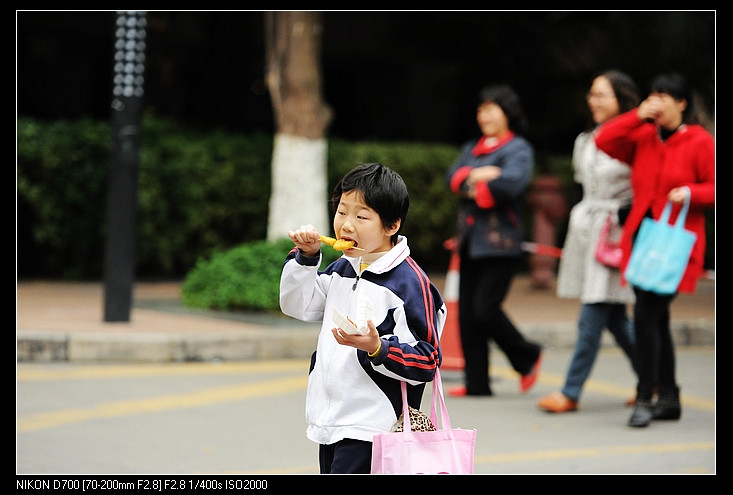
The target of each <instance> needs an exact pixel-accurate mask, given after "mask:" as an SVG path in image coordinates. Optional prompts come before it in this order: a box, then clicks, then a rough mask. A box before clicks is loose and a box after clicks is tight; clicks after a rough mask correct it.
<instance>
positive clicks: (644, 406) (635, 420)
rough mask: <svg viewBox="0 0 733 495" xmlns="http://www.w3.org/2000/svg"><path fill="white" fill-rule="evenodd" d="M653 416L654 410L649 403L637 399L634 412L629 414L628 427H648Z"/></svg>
mask: <svg viewBox="0 0 733 495" xmlns="http://www.w3.org/2000/svg"><path fill="white" fill-rule="evenodd" d="M653 415H654V409H653V407H652V403H651V401H648V400H640V399H637V400H636V405H635V406H634V412H633V413H631V417H630V418H629V426H633V427H635V428H642V427H645V426H649V423H651V422H652V416H653Z"/></svg>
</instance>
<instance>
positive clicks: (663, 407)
mask: <svg viewBox="0 0 733 495" xmlns="http://www.w3.org/2000/svg"><path fill="white" fill-rule="evenodd" d="M680 416H682V406H680V393H679V389H677V388H675V389H674V390H671V391H661V392H660V393H659V399H657V403H656V404H655V405H654V413H653V418H652V419H680Z"/></svg>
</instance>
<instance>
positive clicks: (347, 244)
mask: <svg viewBox="0 0 733 495" xmlns="http://www.w3.org/2000/svg"><path fill="white" fill-rule="evenodd" d="M321 242H322V243H324V244H328V245H329V246H331V247H332V248H334V249H335V250H336V251H346V250H347V249H351V248H354V241H345V240H343V239H334V238H333V237H326V236H325V235H322V236H321ZM354 249H361V248H354Z"/></svg>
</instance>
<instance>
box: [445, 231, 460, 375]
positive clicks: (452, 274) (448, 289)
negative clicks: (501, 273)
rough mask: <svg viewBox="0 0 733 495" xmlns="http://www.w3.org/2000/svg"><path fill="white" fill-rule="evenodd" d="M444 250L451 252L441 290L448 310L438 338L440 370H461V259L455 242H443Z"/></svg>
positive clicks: (451, 240) (450, 240)
mask: <svg viewBox="0 0 733 495" xmlns="http://www.w3.org/2000/svg"><path fill="white" fill-rule="evenodd" d="M444 245H445V247H446V249H450V250H451V251H452V254H451V258H450V263H449V265H448V273H447V275H446V277H445V288H444V289H443V301H444V302H445V306H446V308H447V310H448V314H447V315H446V320H445V326H444V327H443V334H442V335H441V337H440V348H441V350H442V352H443V364H441V366H440V367H441V369H446V370H458V371H460V370H463V368H464V367H465V361H464V359H463V349H462V348H461V334H460V327H459V324H458V283H459V281H460V266H461V258H460V256H459V255H458V252H457V251H456V249H455V240H453V239H449V240H447V241H445V244H444Z"/></svg>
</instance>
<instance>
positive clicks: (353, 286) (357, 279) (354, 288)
mask: <svg viewBox="0 0 733 495" xmlns="http://www.w3.org/2000/svg"><path fill="white" fill-rule="evenodd" d="M358 283H359V275H357V276H356V282H354V285H352V286H351V290H356V284H358Z"/></svg>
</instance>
